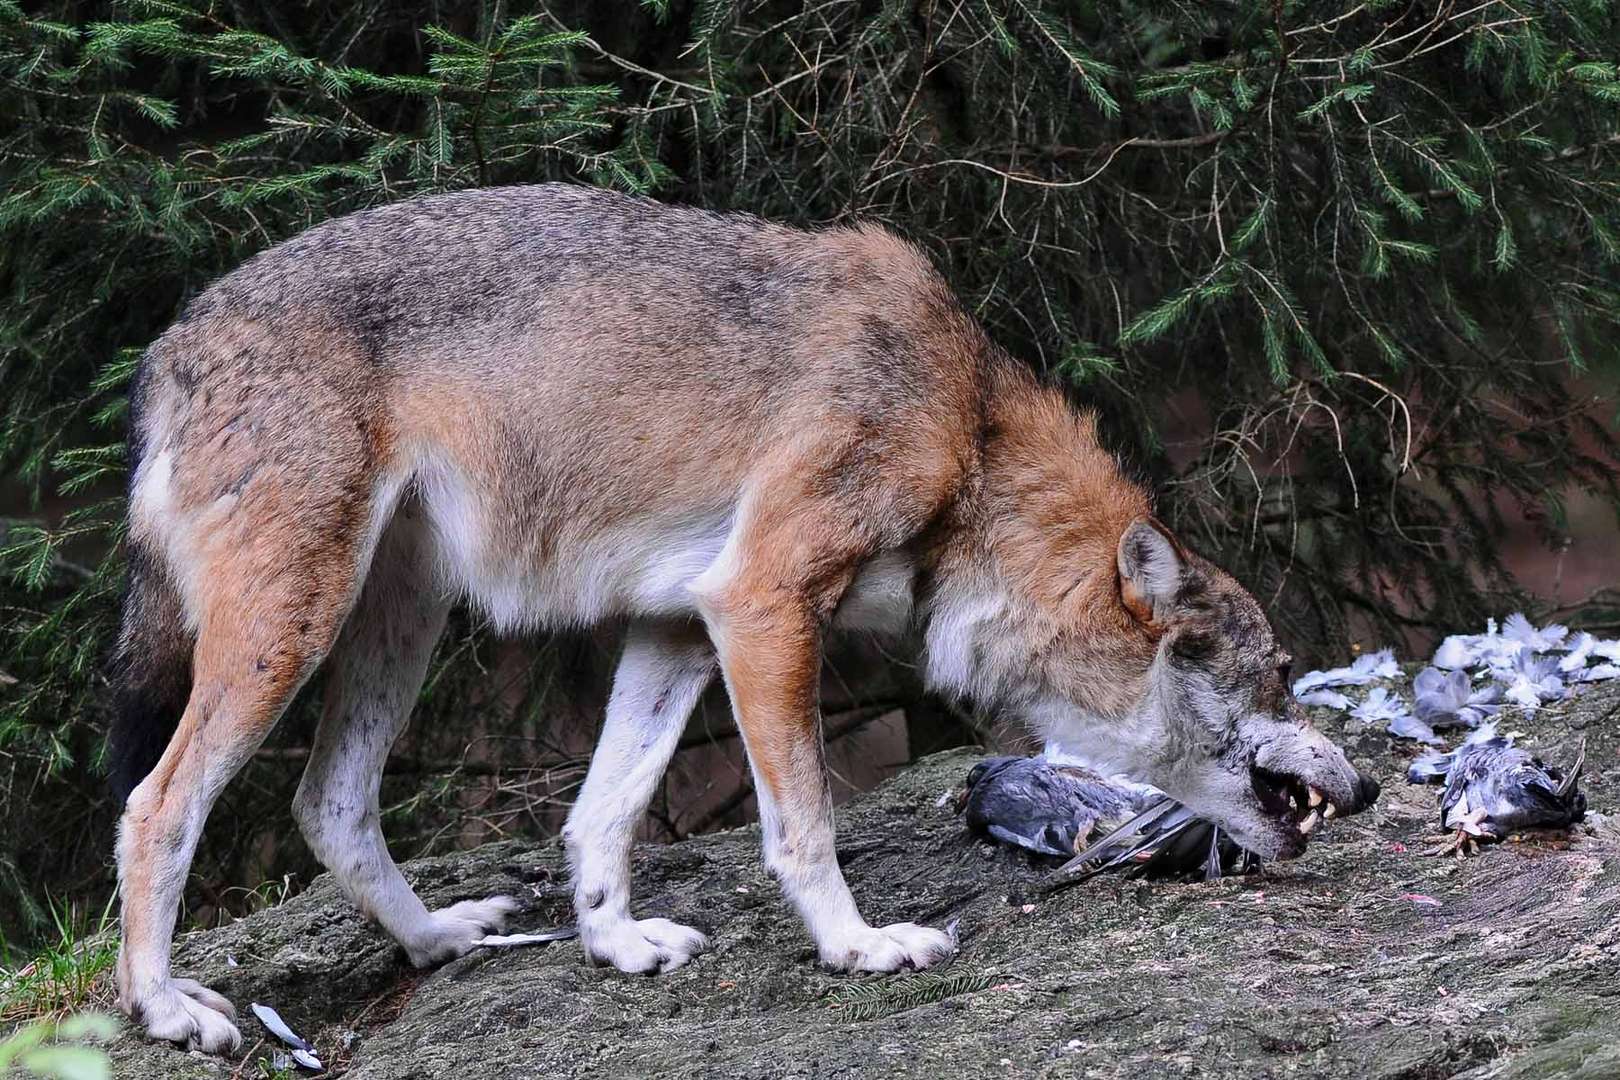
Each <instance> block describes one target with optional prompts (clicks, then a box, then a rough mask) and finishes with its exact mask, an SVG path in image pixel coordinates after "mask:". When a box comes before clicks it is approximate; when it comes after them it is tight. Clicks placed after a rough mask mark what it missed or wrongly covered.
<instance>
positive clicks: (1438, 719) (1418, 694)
mask: <svg viewBox="0 0 1620 1080" xmlns="http://www.w3.org/2000/svg"><path fill="white" fill-rule="evenodd" d="M1412 698H1413V706H1414V711H1415V712H1416V713H1417V717H1418V719H1419V720H1422V721H1423V722H1424V723H1426V724H1428V725H1429V726H1430V727H1431V728H1443V727H1457V726H1467V727H1474V726H1475V725H1476V724H1478V723H1479V722H1480V721H1481V720H1483V719H1485V718H1486V717H1487V716H1491V715H1494V714H1495V713H1496V712H1497V711H1498V710H1499V709H1500V708H1501V707H1502V706H1501V704H1500V703H1501V700H1502V688H1501V687H1500V686H1498V685H1496V684H1494V683H1490V684H1487V685H1485V686H1482V687H1480V688H1479V689H1478V690H1476V689H1474V688H1473V685H1472V683H1471V682H1470V681H1469V678H1468V673H1467V672H1466V671H1450V672H1441V671H1440V670H1439V669H1438V668H1432V667H1431V668H1424V669H1423V670H1422V671H1420V672H1418V674H1417V678H1415V679H1413V680H1412Z"/></svg>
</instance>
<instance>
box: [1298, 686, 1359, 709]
mask: <svg viewBox="0 0 1620 1080" xmlns="http://www.w3.org/2000/svg"><path fill="white" fill-rule="evenodd" d="M1296 699H1297V700H1298V701H1299V703H1300V704H1301V705H1325V706H1327V707H1328V708H1330V709H1340V710H1343V709H1348V708H1349V707H1350V699H1349V698H1348V697H1346V696H1345V695H1343V694H1341V693H1339V692H1338V691H1337V690H1329V689H1326V688H1323V689H1321V690H1307V691H1306V692H1305V693H1303V694H1298V695H1296Z"/></svg>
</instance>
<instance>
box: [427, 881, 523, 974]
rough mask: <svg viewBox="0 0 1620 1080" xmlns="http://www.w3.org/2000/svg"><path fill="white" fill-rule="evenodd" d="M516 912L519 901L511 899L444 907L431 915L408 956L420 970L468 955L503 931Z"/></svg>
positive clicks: (495, 899)
mask: <svg viewBox="0 0 1620 1080" xmlns="http://www.w3.org/2000/svg"><path fill="white" fill-rule="evenodd" d="M517 909H518V902H517V901H516V900H513V899H512V898H511V897H510V896H491V897H489V898H488V899H486V900H463V901H461V902H460V903H458V904H451V905H450V906H449V907H447V908H441V909H440V910H438V911H435V912H433V913H432V914H430V915H429V916H428V920H429V922H430V924H431V925H430V926H429V927H428V929H427V932H426V933H424V934H423V935H422V936H421V937H420V939H418V940H414V941H411V942H409V943H407V944H406V945H405V954H406V955H407V956H409V957H410V958H411V963H412V964H413V965H415V966H416V967H419V968H425V967H433V966H434V965H435V964H442V963H444V962H445V961H447V960H454V959H455V958H456V957H458V956H465V955H466V954H467V953H469V952H471V951H472V943H473V942H474V941H475V940H477V939H478V938H481V937H483V936H484V935H485V934H489V933H493V932H494V931H497V930H500V929H501V928H503V927H504V926H505V925H506V920H507V919H509V918H511V917H512V913H513V912H515V911H517Z"/></svg>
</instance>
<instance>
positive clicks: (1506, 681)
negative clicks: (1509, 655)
mask: <svg viewBox="0 0 1620 1080" xmlns="http://www.w3.org/2000/svg"><path fill="white" fill-rule="evenodd" d="M1496 677H1497V678H1498V679H1500V680H1501V682H1502V684H1503V688H1502V696H1503V697H1505V698H1507V699H1508V700H1509V701H1511V702H1513V703H1514V704H1515V705H1522V706H1524V707H1525V708H1526V709H1537V708H1540V707H1541V705H1542V703H1543V702H1548V701H1558V700H1560V699H1562V698H1563V697H1564V696H1565V694H1566V691H1565V689H1564V680H1563V679H1561V678H1559V676H1558V661H1557V660H1556V659H1555V658H1553V657H1551V656H1547V657H1541V656H1537V655H1535V654H1534V653H1533V652H1531V651H1530V650H1529V649H1521V650H1520V651H1519V654H1518V655H1517V656H1515V657H1514V658H1513V664H1512V666H1511V667H1510V668H1509V669H1508V670H1506V671H1501V672H1497V673H1496Z"/></svg>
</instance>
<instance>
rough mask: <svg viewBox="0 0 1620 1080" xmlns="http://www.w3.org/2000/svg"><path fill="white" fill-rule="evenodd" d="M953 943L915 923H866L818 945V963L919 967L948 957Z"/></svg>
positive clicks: (850, 968) (844, 966)
mask: <svg viewBox="0 0 1620 1080" xmlns="http://www.w3.org/2000/svg"><path fill="white" fill-rule="evenodd" d="M954 952H956V942H954V941H952V940H951V938H950V936H949V935H947V934H945V933H942V932H941V931H939V930H930V929H929V928H928V927H926V926H918V925H917V924H916V923H895V924H894V925H893V926H881V927H879V926H867V927H863V928H862V929H860V930H858V931H856V932H855V933H854V934H851V935H849V936H847V937H842V938H840V939H838V940H836V941H829V942H826V943H824V944H823V945H822V946H821V962H822V963H823V964H826V965H827V966H828V967H830V968H833V969H835V970H837V971H878V972H888V971H899V970H901V969H902V968H912V969H917V970H920V969H922V968H925V967H932V966H933V965H935V964H937V963H939V962H940V961H941V960H946V959H949V958H950V956H951V954H953V953H954Z"/></svg>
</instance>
